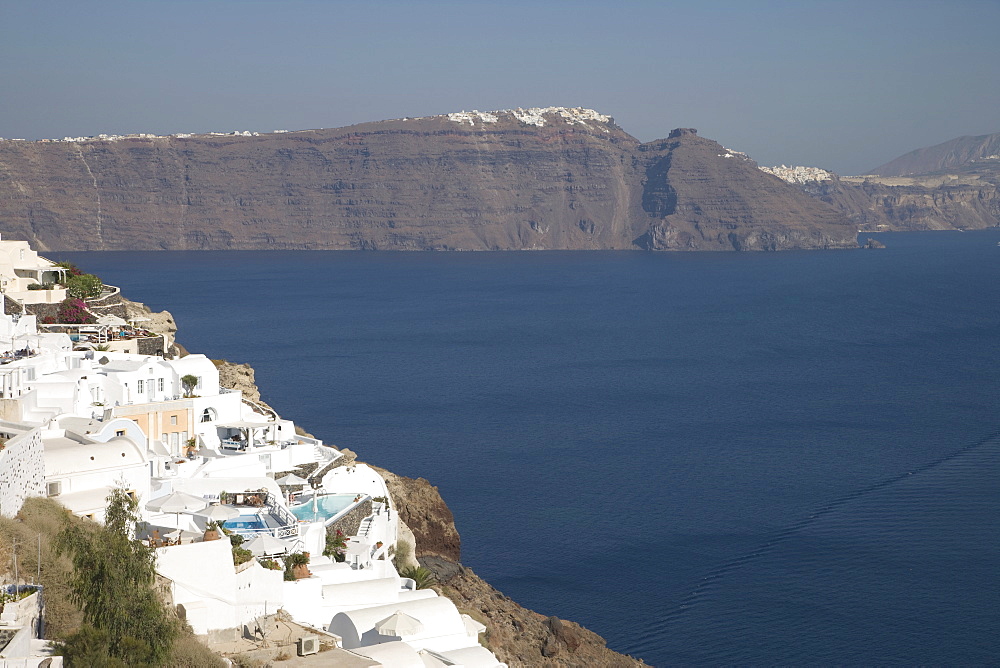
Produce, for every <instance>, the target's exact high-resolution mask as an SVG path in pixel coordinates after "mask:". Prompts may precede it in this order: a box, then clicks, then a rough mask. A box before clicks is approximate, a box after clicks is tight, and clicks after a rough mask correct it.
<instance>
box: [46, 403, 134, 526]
mask: <svg viewBox="0 0 1000 668" xmlns="http://www.w3.org/2000/svg"><path fill="white" fill-rule="evenodd" d="M41 437H42V445H43V447H44V453H45V493H46V495H47V496H50V497H57V498H58V500H59V502H60V503H61V504H63V505H64V506H66V507H67V508H69V510H70V511H72V512H73V514H75V515H80V516H84V517H90V518H92V519H94V520H98V521H103V519H104V510H105V506H106V505H107V503H106V499H107V497H108V495H109V494H110V493H111V490H112V489H114V488H116V487H120V488H123V489H125V490H126V491H127V492H128V493H129V494H130V495H132V496H134V497H135V498H136V499H139V500H142V499H148V498H149V489H150V475H149V460H148V458H147V456H146V438H145V436H144V435H143V433H142V432H141V431H140V430H139V428H138V427H137V426H136V424H135V423H134V422H132V421H131V420H112V421H109V422H106V423H92V422H90V421H88V420H80V419H79V418H70V419H68V420H65V421H64V422H63V423H60V422H53V423H51V424H50V425H49V426H48V427H47V428H44V429H42V430H41Z"/></svg>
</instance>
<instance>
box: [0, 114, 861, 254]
mask: <svg viewBox="0 0 1000 668" xmlns="http://www.w3.org/2000/svg"><path fill="white" fill-rule="evenodd" d="M736 155H738V154H736V153H735V152H731V151H727V150H726V149H724V148H722V147H721V146H719V145H718V144H716V143H715V142H711V141H710V140H707V139H703V138H701V137H698V136H697V134H695V131H694V130H692V129H678V130H675V131H674V132H673V133H671V136H670V138H669V139H667V140H661V141H659V142H652V143H651V144H647V145H641V146H640V143H639V142H638V141H637V140H636V139H635V138H634V137H632V136H630V135H629V134H628V133H626V132H625V131H623V130H622V129H621V128H619V127H618V126H617V125H615V123H614V121H613V119H611V118H610V117H609V116H604V115H601V114H598V113H597V112H593V111H591V110H566V109H560V108H547V109H534V110H515V111H510V112H468V113H460V114H450V115H446V116H438V117H430V118H422V119H404V120H396V121H383V122H378V123H366V124H362V125H356V126H351V127H347V128H340V129H334V130H310V131H303V132H292V133H282V134H265V135H260V136H250V137H244V136H209V135H196V136H191V137H183V138H178V137H164V138H134V139H122V140H119V141H82V142H60V143H41V142H11V141H0V220H2V221H4V227H3V229H2V231H3V232H4V233H5V234H8V235H13V236H14V237H17V238H23V239H28V240H30V241H31V242H32V244H33V245H34V246H35V247H37V248H39V249H42V250H62V249H73V250H139V249H164V250H176V249H179V250H198V249H221V250H225V249H263V250H267V249H331V250H343V249H379V250H453V249H464V250H501V249H503V250H508V249H636V248H647V249H654V250H664V249H670V250H698V249H712V250H718V249H728V250H732V249H739V250H757V249H767V250H770V249H782V248H816V247H819V248H827V247H835V246H840V245H850V243H849V241H850V240H851V239H853V238H852V237H851V235H850V231H851V230H850V229H849V228H850V226H849V225H847V224H846V221H845V220H844V219H843V218H842V217H840V215H839V213H838V212H837V211H836V210H835V209H833V208H831V207H828V206H827V205H826V204H824V203H822V202H810V203H809V204H805V203H803V200H802V199H801V193H800V192H798V191H796V190H795V188H794V187H792V186H790V185H788V184H784V183H781V182H777V181H776V180H775V182H769V181H768V177H767V176H766V175H763V174H754V173H753V171H752V170H750V169H749V167H746V168H742V167H739V168H738V167H736V166H735V163H740V162H745V160H736V159H733V158H734V157H735V156H736ZM725 156H730V157H725ZM743 158H745V156H743ZM728 163H733V164H728Z"/></svg>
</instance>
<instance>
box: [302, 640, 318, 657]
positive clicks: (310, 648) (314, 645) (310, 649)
mask: <svg viewBox="0 0 1000 668" xmlns="http://www.w3.org/2000/svg"><path fill="white" fill-rule="evenodd" d="M298 649H299V656H306V655H308V654H315V653H316V652H318V651H319V638H318V637H316V636H302V637H301V638H299V642H298Z"/></svg>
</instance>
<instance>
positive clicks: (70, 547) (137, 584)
mask: <svg viewBox="0 0 1000 668" xmlns="http://www.w3.org/2000/svg"><path fill="white" fill-rule="evenodd" d="M139 522H140V519H139V513H138V504H137V502H136V500H135V499H134V498H132V497H131V496H129V495H128V494H127V493H126V492H125V490H123V489H115V490H113V491H112V492H111V494H110V495H109V496H108V506H107V512H106V519H105V524H104V526H97V525H92V526H88V525H86V524H83V523H79V522H77V523H68V524H67V525H66V526H65V527H64V528H63V529H62V531H60V533H59V535H58V536H57V538H56V546H57V549H58V550H59V551H60V552H63V553H66V554H68V555H69V556H70V559H71V561H72V562H73V575H72V577H71V578H70V582H69V585H70V589H71V591H72V597H73V599H74V601H75V602H76V603H77V605H79V606H80V608H81V609H82V611H83V625H82V626H81V627H80V629H79V630H78V631H77V632H76V633H74V634H73V635H72V636H70V637H69V638H67V639H66V641H65V643H64V644H63V646H62V651H63V656H64V657H65V659H66V662H67V664H68V665H69V666H70V667H71V668H72V667H74V666H89V665H120V664H124V665H129V666H134V665H144V666H160V665H163V663H164V662H165V661H166V660H167V658H168V657H169V654H170V649H171V646H172V644H173V642H174V639H175V638H176V637H177V635H178V633H179V631H180V625H179V623H178V621H177V620H176V619H175V618H173V617H172V616H171V615H170V614H169V613H168V612H167V609H166V608H165V607H164V605H163V603H162V602H161V601H160V599H159V598H158V597H157V595H156V592H155V591H154V590H153V580H154V575H155V572H156V571H155V560H156V555H155V553H154V552H153V550H152V548H150V547H147V546H146V545H145V544H144V543H143V542H141V541H138V540H134V539H133V536H134V535H135V532H136V531H137V530H138V527H139ZM95 660H97V661H98V663H97V664H95V663H93V662H94V661H95ZM116 662H117V663H116Z"/></svg>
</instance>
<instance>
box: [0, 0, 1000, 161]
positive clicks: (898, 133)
mask: <svg viewBox="0 0 1000 668" xmlns="http://www.w3.org/2000/svg"><path fill="white" fill-rule="evenodd" d="M550 105H554V106H584V107H592V108H595V109H598V110H599V111H601V112H603V113H608V114H611V115H613V116H614V117H615V119H616V120H617V122H618V124H619V125H621V126H622V127H623V128H625V130H627V131H628V132H630V133H631V134H633V135H635V136H636V137H638V138H639V139H641V140H643V141H648V140H652V139H656V138H658V137H663V136H666V134H667V133H668V132H669V131H670V129H672V128H674V127H696V128H698V130H699V133H700V134H701V135H703V136H706V137H709V138H712V139H716V140H718V141H720V142H721V143H723V144H724V145H726V146H727V147H729V148H733V149H736V150H740V151H746V152H748V153H749V154H750V155H751V156H752V157H753V158H755V159H756V160H757V161H758V162H760V163H761V164H765V165H770V164H776V163H786V164H802V165H812V166H820V167H826V168H828V169H833V170H835V171H838V172H840V173H843V174H853V173H860V172H862V171H864V170H866V169H868V168H871V167H874V166H876V165H878V164H880V163H882V162H885V161H887V160H889V159H891V158H894V157H896V156H897V155H899V154H902V153H905V152H907V151H909V150H912V149H915V148H920V147H922V146H927V145H931V144H936V143H939V142H942V141H945V140H948V139H951V138H953V137H958V136H961V135H975V134H987V133H992V132H1000V1H998V0H965V1H962V0H951V1H948V2H943V1H942V2H920V1H918V0H908V1H894V0H882V1H880V0H864V1H844V2H837V1H836V0H827V1H825V2H819V1H810V0H797V1H794V2H763V1H760V2H753V1H750V0H747V1H743V2H721V1H720V2H713V1H704V2H639V1H636V2H629V1H628V0H617V1H615V2H612V1H608V0H592V1H590V0H559V1H555V0H550V1H545V0H539V1H538V2H520V1H513V2H509V1H504V0H494V1H492V2H475V1H468V2H447V1H438V0H428V1H421V0H411V1H410V2H379V1H378V0H371V1H368V2H335V1H327V2H321V1H312V2H299V1H294V0H287V1H280V2H279V1H276V0H258V1H253V0H241V1H239V2H234V1H229V0H219V1H213V0H198V1H184V0H170V1H163V2H154V1H142V0H133V1H131V2H124V1H119V2H101V1H94V2H91V1H85V2H78V1H75V0H74V1H70V0H66V1H65V2H52V1H47V0H0V136H2V137H7V138H12V137H24V138H28V139H39V138H44V137H63V136H66V135H71V136H78V135H93V134H97V133H101V132H109V133H126V132H154V133H158V134H168V133H173V132H182V131H187V132H205V131H231V130H237V129H239V130H259V131H270V130H274V129H304V128H317V127H339V126H343V125H350V124H352V123H360V122H364V121H369V120H382V119H387V118H399V117H403V116H425V115H431V114H440V113H446V112H449V111H461V110H463V109H467V110H471V109H479V110H484V111H485V110H492V109H502V108H509V107H518V106H520V107H528V106H550Z"/></svg>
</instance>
